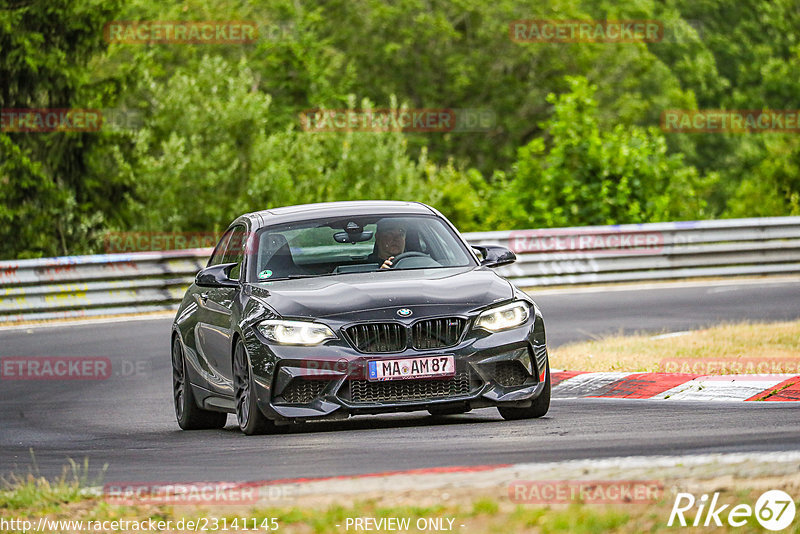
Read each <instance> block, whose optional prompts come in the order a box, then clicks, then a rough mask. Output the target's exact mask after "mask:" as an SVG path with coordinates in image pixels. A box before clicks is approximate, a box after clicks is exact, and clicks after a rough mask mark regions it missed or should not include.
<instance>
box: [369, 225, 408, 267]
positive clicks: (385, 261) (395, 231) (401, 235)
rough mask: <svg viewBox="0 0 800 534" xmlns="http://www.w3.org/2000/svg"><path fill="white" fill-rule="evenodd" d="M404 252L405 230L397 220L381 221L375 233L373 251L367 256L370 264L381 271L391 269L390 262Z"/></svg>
mask: <svg viewBox="0 0 800 534" xmlns="http://www.w3.org/2000/svg"><path fill="white" fill-rule="evenodd" d="M405 250H406V229H405V226H403V223H402V221H400V220H398V219H381V220H380V221H378V229H377V231H376V232H375V250H374V251H373V252H372V254H370V255H369V257H368V259H369V260H370V262H371V263H380V264H381V267H380V268H381V269H391V268H392V260H394V257H395V256H398V255H400V254H402V253H403V252H405Z"/></svg>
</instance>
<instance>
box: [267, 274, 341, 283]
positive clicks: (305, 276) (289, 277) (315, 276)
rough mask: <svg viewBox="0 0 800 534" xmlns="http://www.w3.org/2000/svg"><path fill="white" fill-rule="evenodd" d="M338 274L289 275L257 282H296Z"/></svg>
mask: <svg viewBox="0 0 800 534" xmlns="http://www.w3.org/2000/svg"><path fill="white" fill-rule="evenodd" d="M335 274H339V273H320V274H289V275H286V276H281V277H280V278H271V279H265V280H259V282H274V281H276V280H297V279H300V278H317V277H318V276H333V275H335Z"/></svg>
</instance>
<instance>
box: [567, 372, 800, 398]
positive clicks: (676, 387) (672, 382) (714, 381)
mask: <svg viewBox="0 0 800 534" xmlns="http://www.w3.org/2000/svg"><path fill="white" fill-rule="evenodd" d="M552 384H553V397H554V398H560V399H564V398H584V397H605V398H618V399H619V398H625V399H674V400H703V401H800V375H791V374H769V375H700V374H689V373H621V372H616V373H589V372H584V371H556V370H554V371H553V375H552Z"/></svg>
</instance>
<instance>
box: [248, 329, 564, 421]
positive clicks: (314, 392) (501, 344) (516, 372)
mask: <svg viewBox="0 0 800 534" xmlns="http://www.w3.org/2000/svg"><path fill="white" fill-rule="evenodd" d="M339 341H340V342H338V343H336V342H334V343H327V344H325V345H320V346H315V347H296V346H280V345H275V344H269V343H266V342H265V340H264V339H263V338H262V337H261V336H260V334H259V333H258V332H256V331H255V329H252V330H251V331H249V332H248V333H247V335H246V341H245V345H246V347H247V349H248V354H249V356H250V361H251V365H252V368H253V377H254V382H255V383H254V391H255V393H256V396H257V403H258V406H259V408H260V409H261V411H262V412H263V413H264V415H266V416H267V417H269V418H270V419H273V420H275V421H276V422H278V423H281V422H293V421H297V422H299V421H307V420H326V419H344V418H347V417H349V416H350V415H358V414H379V413H392V412H403V411H416V410H426V409H430V410H433V411H437V410H438V411H453V412H457V411H468V410H471V409H474V408H483V407H490V406H515V407H526V406H530V404H531V402H532V401H533V400H534V399H536V398H537V397H538V396H539V395H540V394H541V393H542V391H543V390H544V387H545V382H546V378H547V377H546V376H545V373H546V372H547V358H548V356H547V348H546V344H545V334H544V324H543V322H542V319H541V316H540V315H538V314H537V315H533V314H532V318H531V319H530V320H529V321H528V323H526V324H525V325H522V326H520V327H518V328H514V329H511V330H507V331H503V332H497V333H492V334H488V333H486V332H475V331H470V332H467V335H465V336H464V339H462V340H461V342H460V343H459V344H458V345H456V346H453V347H448V348H442V349H429V350H414V349H407V350H404V351H400V352H393V353H380V354H364V353H361V352H358V351H357V350H356V349H354V348H353V347H352V346H351V345H350V344H349V343H347V341H346V340H344V339H342V340H339ZM437 355H452V356H454V359H455V363H456V374H455V376H452V377H447V378H422V379H406V380H388V381H369V380H368V379H367V378H366V366H367V362H368V361H370V360H383V359H404V358H419V357H426V356H437Z"/></svg>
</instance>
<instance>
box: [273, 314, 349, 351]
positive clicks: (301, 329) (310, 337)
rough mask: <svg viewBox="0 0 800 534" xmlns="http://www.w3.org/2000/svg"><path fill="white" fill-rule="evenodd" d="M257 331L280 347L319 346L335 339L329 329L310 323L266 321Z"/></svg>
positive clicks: (322, 325) (334, 335)
mask: <svg viewBox="0 0 800 534" xmlns="http://www.w3.org/2000/svg"><path fill="white" fill-rule="evenodd" d="M258 330H259V331H260V332H261V333H262V334H264V336H265V337H266V338H267V339H269V340H270V341H274V342H275V343H280V344H281V345H319V344H320V343H322V342H323V341H326V340H328V339H336V334H334V333H333V331H332V330H331V329H330V328H328V327H327V326H325V325H324V324H320V323H312V322H310V321H283V320H279V319H268V320H266V321H262V322H261V323H259V324H258Z"/></svg>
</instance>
